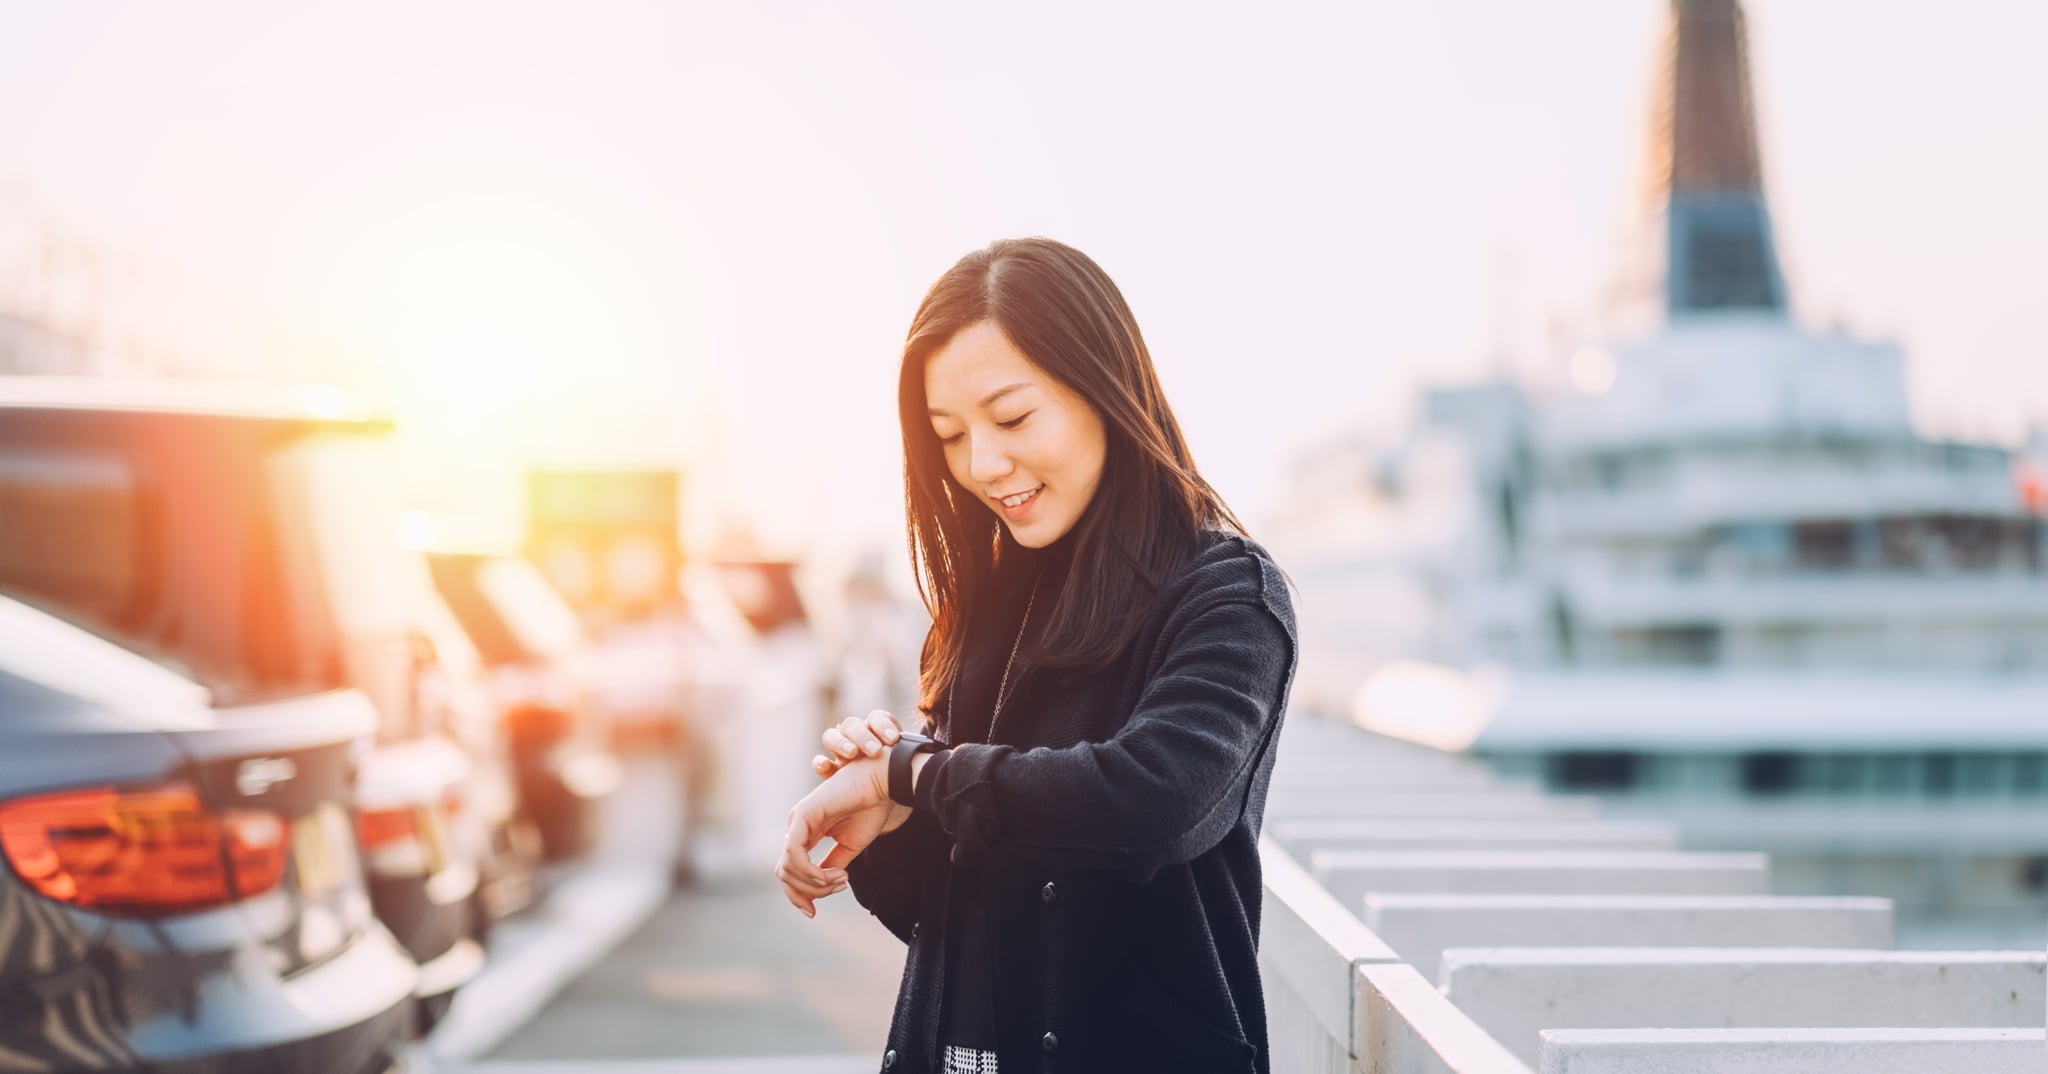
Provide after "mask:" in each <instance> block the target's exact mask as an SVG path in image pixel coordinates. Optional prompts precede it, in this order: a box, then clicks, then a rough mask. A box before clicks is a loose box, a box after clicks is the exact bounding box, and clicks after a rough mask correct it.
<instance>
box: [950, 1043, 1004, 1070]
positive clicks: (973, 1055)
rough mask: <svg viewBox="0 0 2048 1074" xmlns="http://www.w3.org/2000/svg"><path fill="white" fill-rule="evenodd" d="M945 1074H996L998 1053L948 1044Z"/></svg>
mask: <svg viewBox="0 0 2048 1074" xmlns="http://www.w3.org/2000/svg"><path fill="white" fill-rule="evenodd" d="M944 1074H996V1053H994V1052H985V1051H982V1050H981V1049H979V1048H962V1047H959V1046H957V1045H952V1044H948V1045H946V1066H945V1071H944Z"/></svg>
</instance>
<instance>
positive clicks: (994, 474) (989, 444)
mask: <svg viewBox="0 0 2048 1074" xmlns="http://www.w3.org/2000/svg"><path fill="white" fill-rule="evenodd" d="M967 451H968V455H967V476H968V477H969V478H971V479H972V480H973V481H974V482H975V483H976V484H978V485H980V486H981V491H982V492H983V493H984V494H986V493H987V492H988V487H989V486H990V485H993V484H994V483H995V482H996V481H997V480H999V479H1000V478H1001V477H1002V476H1003V475H1004V474H1007V473H1009V472H1010V471H1011V470H1012V469H1014V467H1013V466H1012V465H1011V463H1010V455H1009V453H1008V452H1006V451H1004V450H1003V448H1002V443H1001V438H1000V437H994V436H969V437H968V438H967Z"/></svg>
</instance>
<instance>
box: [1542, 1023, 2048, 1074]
mask: <svg viewBox="0 0 2048 1074" xmlns="http://www.w3.org/2000/svg"><path fill="white" fill-rule="evenodd" d="M2044 1066H2048V1030H2041V1029H1632V1030H1619V1029H1617V1030H1602V1029H1559V1030H1552V1031H1550V1032H1546V1033H1544V1034H1543V1068H1542V1069H1543V1074H1726V1072H1729V1071H1742V1072H1743V1074H1777V1072H1783V1074H1930V1072H1936V1071H1939V1072H1942V1074H1947V1072H1949V1071H1956V1072H1958V1074H1960V1072H1963V1071H1968V1072H1969V1074H2040V1072H2041V1070H2042V1069H2043V1067H2044Z"/></svg>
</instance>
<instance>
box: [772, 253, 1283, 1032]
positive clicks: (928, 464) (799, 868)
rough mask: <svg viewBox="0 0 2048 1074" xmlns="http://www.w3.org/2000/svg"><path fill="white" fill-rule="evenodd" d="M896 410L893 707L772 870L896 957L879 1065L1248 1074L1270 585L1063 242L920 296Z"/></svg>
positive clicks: (1258, 1006) (966, 263) (1115, 294)
mask: <svg viewBox="0 0 2048 1074" xmlns="http://www.w3.org/2000/svg"><path fill="white" fill-rule="evenodd" d="M1257 378H1258V372H1257V370H1256V368H1248V369H1246V370H1245V372H1244V381H1245V383H1246V385H1247V386H1248V388H1249V387H1250V386H1252V385H1255V384H1256V383H1257ZM1256 397H1257V395H1256V391H1255V389H1254V390H1248V391H1247V395H1246V398H1247V399H1248V400H1251V399H1255V398H1256ZM898 406H899V411H900V414H899V416H900V419H901V422H902V431H903V446H904V453H905V460H906V465H905V496H906V500H907V504H906V506H907V513H908V521H909V530H910V541H911V547H912V549H913V556H914V558H915V559H916V562H917V565H918V567H919V570H920V578H919V582H920V588H921V590H922V592H923V595H924V598H925V602H926V604H927V606H928V608H929V610H930V612H931V615H932V619H933V625H932V628H931V631H930V633H929V634H928V635H927V637H926V639H925V644H924V650H923V655H922V658H921V660H920V666H919V693H920V698H919V703H918V706H917V708H918V711H917V712H916V713H911V714H906V716H905V717H904V718H903V719H901V720H899V719H898V718H897V717H896V716H895V715H894V714H892V713H888V712H874V713H871V714H870V715H868V716H867V717H865V718H861V717H853V718H849V719H847V720H845V721H843V722H842V723H841V724H839V725H838V726H836V727H834V728H833V729H831V730H828V731H826V732H825V734H824V743H825V746H826V751H827V752H826V755H824V756H821V757H819V758H816V759H815V760H814V762H813V764H814V767H815V768H817V770H818V772H819V774H820V775H822V776H824V777H825V778H824V781H823V782H822V783H820V784H819V785H818V786H817V787H816V788H815V789H814V790H813V791H812V792H811V793H810V794H808V795H806V796H805V797H804V798H803V800H802V801H800V802H798V803H797V804H796V806H795V807H794V808H793V809H792V810H791V811H790V815H789V832H788V837H787V845H786V846H785V848H784V853H783V855H782V858H781V860H780V861H779V862H778V863H777V866H776V875H777V876H778V878H780V880H781V881H782V884H783V886H784V889H785V892H786V894H787V895H788V897H789V899H790V901H791V902H792V903H794V904H795V905H796V906H797V907H798V908H799V909H801V910H802V911H803V912H804V913H806V914H807V915H813V916H814V915H815V912H816V910H815V905H814V904H815V900H817V899H819V898H823V897H825V896H828V895H830V894H832V893H834V892H836V891H838V890H840V889H841V888H842V887H845V886H849V885H850V886H851V887H852V889H853V893H854V896H855V898H856V899H858V900H859V901H860V903H861V904H862V905H863V906H865V907H867V908H868V910H870V911H871V912H872V913H873V914H874V915H875V916H876V917H877V918H879V919H880V920H881V922H882V923H883V924H884V925H885V926H886V927H887V928H888V929H889V930H890V931H891V932H893V933H894V934H895V935H896V936H898V937H899V938H901V939H902V940H904V942H906V943H907V944H909V946H910V950H909V956H908V958H909V962H908V966H907V968H906V971H905V974H904V978H903V984H902V988H901V991H900V993H899V995H898V997H897V1001H896V1013H895V1017H894V1020H893V1023H892V1025H891V1026H890V1028H889V1042H888V1049H887V1051H886V1052H885V1053H884V1054H883V1056H882V1057H881V1069H883V1070H885V1071H906V1070H915V1071H940V1070H944V1071H955V1070H970V1071H977V1072H987V1071H994V1070H997V1069H998V1068H1000V1069H1001V1070H1003V1071H1018V1072H1021V1071H1024V1070H1036V1069H1040V1068H1041V1067H1045V1068H1052V1067H1057V1068H1058V1069H1060V1070H1063V1071H1132V1070H1175V1071H1207V1070H1215V1071H1239V1072H1241V1071H1246V1070H1256V1071H1259V1072H1265V1071H1267V1070H1268V1069H1269V1063H1268V1059H1267V1048H1266V1039H1267V1038H1266V1023H1265V1004H1264V1001H1263V997H1262V994H1261V991H1260V985H1259V972H1258V965H1257V962H1256V946H1257V938H1258V929H1259V912H1260V891H1261V888H1260V876H1259V858H1258V850H1257V841H1258V833H1259V826H1260V820H1261V817H1262V814H1263V812H1264V809H1265V798H1266V788H1267V783H1268V780H1269V778H1270V775H1271V772H1272V766H1273V747H1274V743H1275V741H1276V736H1277V732H1278V730H1279V727H1280V723H1281V718H1282V712H1283V709H1284V707H1285V704H1286V700H1287V693H1288V688H1289V686H1290V684H1291V682H1292V679H1293V674H1294V666H1295V626H1294V615H1293V607H1292V602H1291V601H1290V599H1289V596H1288V593H1287V590H1286V583H1285V581H1284V578H1283V576H1282V574H1281V572H1280V571H1279V569H1278V568H1277V567H1276V566H1275V565H1274V563H1273V561H1272V560H1271V558H1270V557H1268V556H1267V554H1266V552H1265V550H1264V549H1262V548H1261V547H1260V546H1259V545H1258V544H1256V543H1254V542H1253V541H1252V540H1251V539H1250V538H1248V537H1247V536H1246V535H1245V534H1244V532H1243V527H1242V526H1241V525H1239V524H1238V522H1237V519H1236V518H1235V516H1234V515H1233V514H1232V513H1231V511H1230V509H1229V508H1228V507H1227V506H1226V505H1225V504H1224V503H1223V501H1222V499H1221V498H1220V497H1219V496H1217V494H1216V492H1215V491H1214V490H1213V489H1211V488H1210V487H1209V485H1208V483H1207V482H1205V481H1204V480H1203V479H1202V478H1201V476H1200V474H1199V473H1198V472H1197V471H1196V469H1195V465H1194V462H1193V459H1192V458H1191V457H1190V455H1189V453H1188V450H1187V445H1186V442H1185V440H1184V439H1183V438H1182V436H1181V431H1180V426H1179V424H1178V423H1177V422H1176V421H1175V419H1174V416H1173V412H1172V410H1171V409H1170V408H1169V407H1168V405H1167V402H1166V397H1165V395H1164V393H1163V392H1162V390H1161V388H1160V384H1159V379H1158V376H1157V373H1156V372H1155V370H1154V368H1153V365H1152V360H1151V356H1150V354H1149V353H1148V352H1147V350H1146V348H1145V343H1144V340H1143V338H1142V336H1141V335H1140V334H1139V331H1138V325H1137V322H1136V321H1135V320H1134V319H1133V317H1132V315H1131V312H1130V309H1129V308H1128V307H1127V306H1126V305H1125V302H1124V299H1123V296H1122V294H1121V293H1119V291H1118V290H1117V287H1116V285H1115V284H1114V283H1113V282H1112V281H1111V280H1110V278H1109V276H1108V275H1107V274H1105V273H1104V272H1103V271H1102V269H1101V268H1100V267H1099V266H1097V265H1096V264H1095V262H1094V261H1092V260H1090V259H1089V258H1088V257H1087V256H1086V255H1084V254H1082V253H1081V252H1080V251H1078V250H1075V249H1073V248H1071V247H1068V246H1065V245H1062V244H1060V243H1057V242H1052V241H1050V240H1046V239H1022V240H1009V241H1001V242H997V243H995V244H993V245H991V246H989V247H988V248H987V249H984V250H979V251H976V252H974V253H971V254H969V255H967V256H966V257H964V258H962V259H961V260H960V261H959V262H958V263H957V264H955V265H954V266H953V267H952V268H951V269H950V270H948V271H947V272H946V274H945V275H943V276H941V277H940V278H939V280H938V282H937V283H936V284H934V285H933V286H932V288H931V290H930V292H929V293H928V294H926V296H925V298H924V302H923V303H922V305H921V306H920V307H919V309H918V311H917V315H916V318H915V319H914V320H913V321H912V323H911V327H910V333H909V338H908V341H907V342H906V344H905V346H904V352H903V364H902V368H901V372H900V375H899V397H898ZM921 732H929V733H930V734H931V735H932V736H933V738H934V739H935V740H934V741H919V739H920V738H921V737H922V736H921V735H920V734H919V733H921ZM828 836H829V837H831V838H832V839H833V840H834V841H835V843H836V846H835V847H834V848H833V849H832V850H831V851H830V852H829V853H828V854H826V856H825V858H824V860H823V861H822V862H821V863H816V864H814V863H813V862H812V861H811V860H810V852H811V850H812V848H813V847H815V846H816V845H817V844H818V843H819V842H820V841H821V840H823V839H824V838H826V837H828Z"/></svg>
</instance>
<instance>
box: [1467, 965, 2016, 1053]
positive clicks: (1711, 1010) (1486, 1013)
mask: <svg viewBox="0 0 2048 1074" xmlns="http://www.w3.org/2000/svg"><path fill="white" fill-rule="evenodd" d="M1438 981H1439V983H1440V984H1441V985H1442V987H1443V991H1444V994H1445V995H1446V996H1448V997H1449V998H1450V1000H1451V1002H1453V1003H1455V1004H1457V1005H1458V1009H1459V1010H1462V1011H1464V1012H1465V1013H1466V1014H1467V1015H1469V1016H1471V1018H1472V1020H1473V1021H1475V1022H1477V1023H1479V1025H1480V1026H1481V1027H1482V1028H1484V1029H1485V1030H1486V1031H1487V1032H1488V1033H1489V1034H1491V1035H1492V1036H1493V1038H1494V1039H1495V1040H1498V1041H1500V1042H1501V1043H1502V1044H1503V1045H1505V1046H1507V1048H1508V1049H1509V1050H1511V1051H1513V1052H1515V1053H1517V1054H1518V1055H1520V1056H1521V1057H1522V1058H1523V1059H1524V1060H1525V1061H1527V1062H1530V1063H1535V1062H1538V1061H1539V1059H1540V1047H1541V1040H1540V1037H1539V1034H1540V1033H1541V1032H1542V1031H1543V1030H1546V1029H1596V1028H1597V1029H1636V1028H1644V1029H1649V1028H1656V1029H1718V1028H1726V1027H1730V1026H1742V1027H1748V1028H1758V1029H1764V1028H1799V1027H1814V1026H1826V1027H1832V1028H1855V1027H1889V1028H1903V1027H1924V1028H1974V1029H2022V1028H2032V1027H2034V1026H2038V1025H2040V1024H2042V1022H2043V1012H2044V1010H2048V954H2044V953H2043V952H2039V951H1853V950H1826V949H1813V948H1793V947H1772V948H1670V947H1651V948H1601V947H1590V948H1530V947H1504V948H1492V949H1488V948H1463V947H1454V948H1451V949H1449V950H1447V951H1445V952H1444V955H1443V971H1442V973H1441V974H1440V975H1439V977H1438ZM2043 1063H2044V1069H2048V1055H2044V1056H2043Z"/></svg>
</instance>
